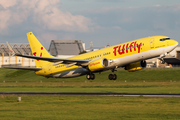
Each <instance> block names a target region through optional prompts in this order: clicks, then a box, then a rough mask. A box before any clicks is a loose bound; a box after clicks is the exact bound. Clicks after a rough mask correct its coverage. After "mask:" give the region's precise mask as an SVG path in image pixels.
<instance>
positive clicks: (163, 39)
mask: <svg viewBox="0 0 180 120" xmlns="http://www.w3.org/2000/svg"><path fill="white" fill-rule="evenodd" d="M165 40H170V38H162V39H160V41H165Z"/></svg>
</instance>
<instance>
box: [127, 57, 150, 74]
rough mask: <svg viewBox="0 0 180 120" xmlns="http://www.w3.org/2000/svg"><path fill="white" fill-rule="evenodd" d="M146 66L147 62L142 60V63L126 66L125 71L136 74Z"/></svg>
mask: <svg viewBox="0 0 180 120" xmlns="http://www.w3.org/2000/svg"><path fill="white" fill-rule="evenodd" d="M146 65H147V64H146V61H145V60H142V61H139V62H135V63H131V64H129V65H126V66H125V70H127V71H129V72H134V71H137V70H141V69H143V68H146Z"/></svg>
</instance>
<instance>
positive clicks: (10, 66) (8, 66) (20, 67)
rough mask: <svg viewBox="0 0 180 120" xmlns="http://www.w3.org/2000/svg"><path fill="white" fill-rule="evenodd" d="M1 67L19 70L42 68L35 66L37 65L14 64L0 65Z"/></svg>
mask: <svg viewBox="0 0 180 120" xmlns="http://www.w3.org/2000/svg"><path fill="white" fill-rule="evenodd" d="M1 67H2V68H7V69H21V70H33V71H38V70H42V68H37V67H23V66H15V65H2V66H1Z"/></svg>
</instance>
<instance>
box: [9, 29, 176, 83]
mask: <svg viewBox="0 0 180 120" xmlns="http://www.w3.org/2000/svg"><path fill="white" fill-rule="evenodd" d="M27 38H28V40H29V44H30V47H31V51H32V55H22V54H19V53H15V51H13V49H12V47H11V46H10V45H9V43H8V42H7V44H8V47H9V49H10V52H11V54H12V55H15V56H21V57H25V58H31V59H35V64H36V67H35V68H30V67H5V68H12V69H24V70H34V71H35V73H36V74H37V75H41V76H44V77H47V78H49V77H53V78H70V77H78V76H82V75H86V78H87V79H88V80H94V79H95V74H94V73H97V72H103V71H107V70H111V71H112V74H109V75H108V78H109V79H110V80H116V79H117V75H116V74H115V73H114V71H116V69H117V68H119V67H124V68H125V70H127V71H129V72H133V71H137V70H141V69H143V68H145V67H146V60H147V59H150V58H154V57H159V59H160V60H161V61H162V62H164V61H163V58H164V57H165V56H166V55H167V54H168V53H169V52H171V51H172V50H173V49H175V48H176V47H177V45H178V42H177V41H175V40H172V39H170V38H169V37H167V36H151V37H146V38H141V39H137V40H133V41H130V42H126V43H122V44H118V45H114V46H111V47H107V48H103V49H100V50H97V51H92V52H88V53H85V54H81V55H77V56H74V57H70V58H67V59H64V58H59V57H54V56H51V55H50V54H49V53H48V51H47V50H46V49H45V48H44V46H43V45H42V44H41V43H40V42H39V41H38V39H37V38H36V37H35V36H34V34H33V33H32V32H29V33H27Z"/></svg>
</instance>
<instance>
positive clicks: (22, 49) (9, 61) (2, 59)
mask: <svg viewBox="0 0 180 120" xmlns="http://www.w3.org/2000/svg"><path fill="white" fill-rule="evenodd" d="M11 46H12V48H13V50H14V51H15V52H16V53H19V54H25V55H32V54H31V48H30V45H29V44H26V43H25V44H11ZM1 65H19V66H35V62H34V60H33V59H29V58H22V57H18V56H13V57H11V54H10V51H9V48H8V47H7V45H6V44H4V43H2V44H0V67H1Z"/></svg>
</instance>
